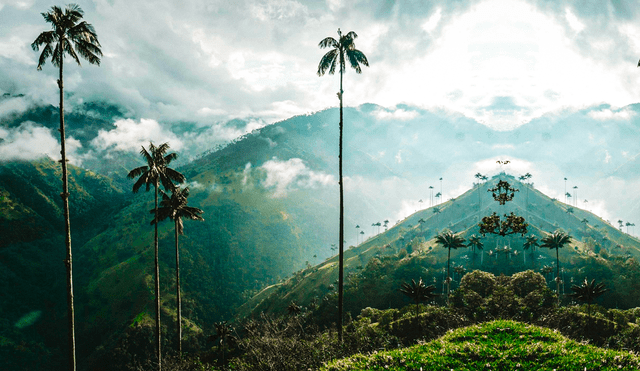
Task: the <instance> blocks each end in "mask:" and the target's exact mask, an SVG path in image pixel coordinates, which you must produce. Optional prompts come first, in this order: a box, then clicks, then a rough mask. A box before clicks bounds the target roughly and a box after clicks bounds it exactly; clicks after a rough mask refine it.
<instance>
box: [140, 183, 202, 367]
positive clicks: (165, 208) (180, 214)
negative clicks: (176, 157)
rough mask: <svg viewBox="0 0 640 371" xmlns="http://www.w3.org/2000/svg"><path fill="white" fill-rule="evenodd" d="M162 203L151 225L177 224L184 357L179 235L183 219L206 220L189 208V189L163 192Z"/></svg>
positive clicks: (179, 324)
mask: <svg viewBox="0 0 640 371" xmlns="http://www.w3.org/2000/svg"><path fill="white" fill-rule="evenodd" d="M160 192H161V193H162V201H160V207H159V208H158V210H157V213H156V209H153V210H151V213H153V214H155V215H156V217H155V218H154V219H153V220H152V221H151V224H157V222H161V221H163V220H165V219H166V218H169V219H171V220H173V222H174V223H175V238H176V307H177V309H178V310H177V312H178V313H177V330H178V355H182V301H181V299H180V252H179V249H178V235H181V234H184V224H183V223H182V218H185V219H190V220H201V221H202V220H204V219H203V218H202V217H201V216H200V214H202V213H203V211H202V210H201V209H198V208H197V207H191V206H187V198H188V197H189V187H185V188H184V189H180V187H177V188H174V189H172V190H171V197H169V196H168V195H167V194H166V193H165V192H163V191H162V190H161V191H160Z"/></svg>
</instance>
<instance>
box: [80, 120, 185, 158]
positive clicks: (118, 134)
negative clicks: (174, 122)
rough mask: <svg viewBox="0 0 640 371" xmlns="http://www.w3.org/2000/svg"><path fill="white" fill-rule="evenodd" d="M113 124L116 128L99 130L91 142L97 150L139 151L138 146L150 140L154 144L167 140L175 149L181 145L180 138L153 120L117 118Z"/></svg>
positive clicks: (178, 148)
mask: <svg viewBox="0 0 640 371" xmlns="http://www.w3.org/2000/svg"><path fill="white" fill-rule="evenodd" d="M114 125H115V126H116V128H115V129H113V130H100V131H99V132H98V136H97V137H96V138H94V139H93V140H92V141H91V144H92V145H93V146H94V147H96V148H97V149H99V150H107V149H113V150H116V151H124V152H139V151H140V147H142V146H146V145H148V144H149V142H150V141H151V142H155V143H156V145H159V144H161V143H165V142H169V144H170V145H171V148H173V149H175V150H180V149H181V148H182V147H183V142H182V140H180V139H179V138H178V137H177V136H176V135H175V134H174V133H172V132H171V131H169V130H167V129H165V128H163V127H162V126H161V125H160V124H159V123H158V122H157V121H155V120H150V119H140V120H139V121H138V122H136V121H135V120H132V119H123V120H117V121H116V122H114Z"/></svg>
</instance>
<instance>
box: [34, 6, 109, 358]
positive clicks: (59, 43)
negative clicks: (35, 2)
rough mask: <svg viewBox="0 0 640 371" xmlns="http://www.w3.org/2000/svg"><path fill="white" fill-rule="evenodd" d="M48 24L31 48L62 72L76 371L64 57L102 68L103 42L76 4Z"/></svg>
mask: <svg viewBox="0 0 640 371" xmlns="http://www.w3.org/2000/svg"><path fill="white" fill-rule="evenodd" d="M41 14H42V17H44V20H45V21H46V22H47V23H51V28H52V30H51V31H44V32H42V33H41V34H40V35H38V37H37V38H36V39H35V41H34V42H33V43H32V44H31V48H32V49H33V50H34V51H39V49H40V47H41V46H43V45H44V48H43V49H42V53H41V54H40V59H39V60H38V67H37V70H38V71H41V70H42V66H44V65H45V64H46V63H47V59H48V58H49V57H51V63H52V64H53V65H54V66H55V67H58V69H59V79H58V89H59V90H60V154H61V155H62V159H61V161H60V163H61V165H62V193H61V194H60V197H61V198H62V208H63V214H64V228H65V244H66V249H67V251H66V254H67V257H66V259H65V260H64V263H65V265H66V267H67V316H68V326H69V368H70V369H71V370H75V369H76V343H75V342H76V341H75V319H74V317H75V316H74V307H73V266H72V259H71V225H70V222H69V184H68V180H67V151H66V146H65V131H64V79H63V70H64V68H63V66H64V57H65V55H69V56H70V57H71V58H73V60H74V61H76V63H78V65H80V58H79V57H78V55H80V56H81V57H82V58H83V59H86V60H87V61H88V62H89V63H90V64H95V65H100V57H102V51H101V50H100V42H99V41H98V35H97V34H96V31H95V29H94V28H93V26H92V25H91V24H89V23H87V22H86V21H80V20H81V19H82V16H83V15H84V12H83V11H82V9H81V8H80V7H79V6H78V5H75V4H69V5H67V6H66V8H65V9H64V11H63V10H62V8H60V7H58V6H52V7H51V9H50V10H49V11H48V12H46V13H41Z"/></svg>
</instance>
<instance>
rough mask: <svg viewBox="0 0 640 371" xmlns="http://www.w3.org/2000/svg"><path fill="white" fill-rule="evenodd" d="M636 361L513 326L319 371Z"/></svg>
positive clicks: (578, 366) (570, 366)
mask: <svg viewBox="0 0 640 371" xmlns="http://www.w3.org/2000/svg"><path fill="white" fill-rule="evenodd" d="M638 368H640V357H638V356H637V355H634V354H633V353H629V352H622V351H614V350H609V349H603V348H598V347H595V346H592V345H586V344H582V343H578V342H576V341H573V340H570V339H567V338H566V337H564V336H562V335H560V334H559V333H558V332H557V331H554V330H550V329H548V328H543V327H537V326H533V325H528V324H524V323H520V322H515V321H505V320H499V321H492V322H485V323H482V324H479V325H474V326H470V327H464V328H459V329H456V330H452V331H450V332H448V333H447V334H446V335H444V336H442V337H441V338H439V339H436V340H433V341H431V342H428V343H426V344H421V345H415V346H412V347H408V348H403V349H398V350H391V351H385V352H374V353H373V354H370V355H356V356H353V357H349V358H346V359H341V360H335V361H332V362H329V363H328V364H327V365H326V366H325V367H323V368H322V370H325V371H339V370H353V371H355V370H381V371H382V370H403V371H418V370H434V371H435V370H443V371H444V370H446V371H449V370H460V371H466V370H469V371H471V370H582V369H586V370H637V369H638Z"/></svg>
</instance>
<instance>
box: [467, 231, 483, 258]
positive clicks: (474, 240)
mask: <svg viewBox="0 0 640 371" xmlns="http://www.w3.org/2000/svg"><path fill="white" fill-rule="evenodd" d="M467 241H468V242H469V243H467V247H471V251H473V261H474V262H475V261H476V250H482V248H483V247H484V244H483V243H482V241H480V237H478V236H476V235H475V234H472V235H471V237H469V239H468V240H467Z"/></svg>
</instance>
